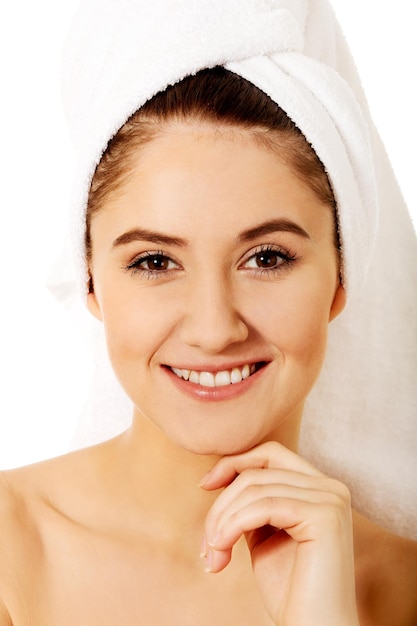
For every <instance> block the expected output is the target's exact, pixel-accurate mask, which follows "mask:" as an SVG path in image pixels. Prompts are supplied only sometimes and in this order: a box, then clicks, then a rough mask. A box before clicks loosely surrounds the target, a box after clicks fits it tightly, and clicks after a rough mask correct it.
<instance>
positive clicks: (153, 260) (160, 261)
mask: <svg viewBox="0 0 417 626" xmlns="http://www.w3.org/2000/svg"><path fill="white" fill-rule="evenodd" d="M142 264H143V265H144V266H145V267H146V269H147V270H150V271H151V272H153V271H158V270H159V271H164V270H167V269H169V266H170V260H169V259H168V257H166V256H163V255H162V254H155V255H153V256H150V257H148V258H147V259H146V260H145V261H142Z"/></svg>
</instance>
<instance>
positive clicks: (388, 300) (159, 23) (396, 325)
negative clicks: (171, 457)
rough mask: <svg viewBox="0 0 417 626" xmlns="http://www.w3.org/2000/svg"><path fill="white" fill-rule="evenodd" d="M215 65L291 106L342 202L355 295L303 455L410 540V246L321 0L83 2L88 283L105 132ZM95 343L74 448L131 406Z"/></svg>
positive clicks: (416, 405) (333, 334) (81, 208)
mask: <svg viewBox="0 0 417 626" xmlns="http://www.w3.org/2000/svg"><path fill="white" fill-rule="evenodd" d="M215 65H224V66H225V67H226V68H227V69H229V70H231V71H233V72H235V73H236V74H239V75H240V76H242V77H244V78H246V79H247V80H249V81H250V82H252V83H253V84H254V85H256V86H257V87H259V88H260V89H262V90H263V91H264V92H265V93H266V94H268V95H269V96H270V97H271V98H272V99H273V100H274V101H275V102H277V103H278V104H279V105H280V106H281V107H282V108H283V109H284V110H285V111H286V112H287V114H288V115H289V117H291V118H292V119H293V121H294V122H295V124H296V125H297V126H298V127H299V128H300V129H301V131H302V132H303V133H304V135H305V136H306V137H307V139H308V141H309V142H310V143H311V144H312V146H313V147H314V149H315V151H316V153H317V154H318V156H319V157H320V159H321V161H322V162H323V164H324V166H325V168H326V171H327V173H328V175H329V178H330V180H331V183H332V186H333V189H334V193H335V197H336V200H337V207H338V208H337V210H338V220H339V228H340V236H341V242H342V262H343V281H344V285H345V287H346V289H347V292H348V295H349V304H348V307H347V310H346V311H345V312H344V313H343V314H342V315H341V316H340V318H339V319H337V320H336V321H335V322H333V323H332V324H331V328H330V338H329V354H328V357H327V359H326V362H325V366H324V369H323V373H322V375H321V377H320V380H319V383H318V385H317V387H316V389H315V390H314V391H313V393H312V395H311V398H310V399H309V401H308V405H307V408H306V415H305V421H304V425H303V431H302V440H301V441H302V448H301V450H302V453H303V454H304V455H305V456H307V457H309V458H310V459H311V460H312V461H313V462H314V463H316V464H317V465H318V466H320V467H322V468H323V469H324V470H325V471H327V472H328V473H329V474H332V475H334V476H338V477H339V478H341V479H342V480H344V481H345V482H347V483H348V484H349V486H350V487H351V489H352V491H353V497H354V502H355V504H356V506H358V508H360V509H361V510H362V511H364V512H365V513H367V514H368V515H369V516H371V517H373V518H374V519H376V520H377V521H380V522H381V523H383V524H385V525H386V526H389V527H391V528H395V529H396V530H397V531H398V532H402V533H403V534H408V535H412V534H413V533H415V532H416V524H415V522H416V519H417V496H416V494H415V489H414V480H415V476H416V475H417V462H416V457H417V455H416V454H415V446H416V439H417V426H416V423H415V415H416V409H417V402H416V389H417V385H416V369H417V358H416V344H417V341H416V338H417V315H416V313H417V311H416V307H417V298H416V289H417V280H416V278H417V275H416V274H417V248H416V242H415V237H414V233H413V229H412V226H411V221H410V220H409V218H408V215H407V213H406V209H405V207H404V204H403V201H402V198H401V194H400V192H399V190H398V187H397V184H396V181H395V178H394V175H393V173H392V171H391V169H390V166H389V163H388V160H387V158H386V155H385V151H384V148H383V146H382V144H381V142H380V140H379V138H378V135H377V133H376V131H375V129H374V127H373V124H372V122H371V120H370V117H369V113H368V109H367V105H366V100H365V97H364V94H363V92H362V89H361V86H360V81H359V78H358V75H357V72H356V69H355V66H354V64H353V61H352V59H351V56H350V53H349V50H348V48H347V46H346V43H345V40H344V38H343V35H342V33H341V30H340V27H339V25H338V23H337V21H336V19H335V16H334V13H333V11H332V9H331V7H330V5H329V3H328V2H327V0H198V2H196V1H195V0H152V2H149V0H136V1H135V0H86V1H85V2H84V3H82V4H81V5H80V8H79V11H78V14H77V16H76V19H75V21H74V25H73V28H72V30H71V32H70V35H69V37H68V41H67V46H66V50H65V55H64V81H63V92H64V101H65V106H66V109H67V113H68V118H69V122H70V127H71V130H72V134H73V138H74V142H75V145H76V150H77V154H78V164H79V166H78V174H77V177H76V185H75V194H74V237H75V248H76V255H77V258H78V265H79V268H80V278H79V282H80V284H81V285H82V288H83V289H84V290H85V287H86V283H87V281H86V268H85V259H84V248H83V245H84V244H83V241H84V222H85V206H86V199H87V194H88V190H89V185H90V182H91V177H92V175H93V173H94V170H95V167H96V165H97V163H98V162H99V160H100V157H101V155H102V153H103V151H104V150H105V149H106V146H107V143H108V141H109V139H110V138H111V137H112V136H113V135H114V134H115V133H116V132H117V130H118V129H119V128H120V126H121V125H122V124H123V123H124V122H125V121H126V119H127V118H128V117H129V116H130V115H131V114H132V113H133V112H134V111H136V110H137V108H139V107H140V106H141V105H142V104H143V103H144V102H146V101H147V100H148V99H149V98H151V97H152V96H153V95H155V94H156V93H157V92H158V91H160V90H163V89H165V88H166V87H167V86H168V85H170V84H174V83H176V82H178V81H179V80H180V79H182V78H184V77H185V76H186V75H189V74H193V73H195V72H196V71H198V70H200V69H203V68H207V67H213V66H215ZM378 212H379V222H380V225H379V230H378ZM58 283H59V280H57V284H58ZM98 345H99V346H100V347H99V348H98V351H99V353H100V358H99V364H98V372H97V380H96V382H95V383H94V386H93V391H92V403H91V406H93V407H94V411H95V413H96V416H91V415H89V416H86V417H85V418H84V420H83V422H82V423H81V424H80V430H79V438H78V441H77V443H78V444H79V445H81V444H86V443H92V442H94V441H97V440H99V439H103V438H105V437H107V436H110V435H112V434H114V433H115V432H116V431H119V430H121V429H122V428H123V427H124V426H125V425H126V421H127V420H128V416H127V412H126V409H125V408H124V409H123V410H122V413H120V409H119V406H120V405H119V398H120V399H121V400H120V401H121V402H122V403H123V405H124V406H126V402H125V400H123V399H122V392H121V391H119V390H118V389H117V383H116V382H115V380H114V382H112V383H111V385H110V386H111V389H112V391H111V392H109V391H108V389H109V380H110V379H111V380H112V381H113V377H112V375H111V374H110V373H109V372H108V369H106V368H107V365H103V363H104V362H105V361H104V357H103V354H102V352H101V350H102V348H101V338H99V339H98ZM103 379H105V384H102V382H100V381H102V380H103ZM109 394H110V398H109ZM91 406H90V408H91ZM121 414H124V415H125V416H126V418H125V419H120V415H121ZM100 420H101V421H100Z"/></svg>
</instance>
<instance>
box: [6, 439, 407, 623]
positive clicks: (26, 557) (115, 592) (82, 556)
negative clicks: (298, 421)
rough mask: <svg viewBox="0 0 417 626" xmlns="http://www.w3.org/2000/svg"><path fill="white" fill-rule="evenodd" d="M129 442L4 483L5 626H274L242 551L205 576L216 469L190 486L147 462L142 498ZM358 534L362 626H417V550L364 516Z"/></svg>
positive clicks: (197, 473) (241, 546) (197, 474)
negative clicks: (208, 484)
mask: <svg viewBox="0 0 417 626" xmlns="http://www.w3.org/2000/svg"><path fill="white" fill-rule="evenodd" d="M129 439H130V437H129V436H128V435H125V436H121V437H119V438H116V439H115V440H112V441H110V442H108V443H105V444H102V445H100V446H97V447H94V448H91V449H87V450H84V451H80V452H76V453H73V454H71V455H68V456H65V457H62V458H58V459H54V460H52V461H48V462H45V463H42V464H39V465H36V466H33V467H30V468H25V469H22V470H15V471H12V472H8V473H3V474H2V476H1V478H2V480H1V494H2V497H1V501H2V527H3V531H2V534H1V538H0V546H1V554H2V561H1V569H0V588H1V597H2V601H3V602H4V603H5V606H6V607H7V612H6V609H4V611H3V613H4V614H2V613H1V612H0V624H1V625H2V626H6V625H10V624H13V625H14V626H27V625H28V624H31V625H33V626H49V625H51V626H52V625H55V624H59V625H60V626H66V625H67V624H68V625H71V626H72V625H73V624H75V623H76V624H77V625H79V626H84V625H85V626H87V625H88V626H93V625H94V624H102V625H104V626H106V625H107V624H108V625H109V626H110V625H112V626H113V625H114V624H115V623H123V624H124V625H126V626H130V625H132V626H133V625H137V624H159V625H161V626H163V625H165V624H166V625H168V624H176V623H181V624H184V625H188V624H189V625H190V626H191V625H195V624H198V625H199V626H200V625H201V626H205V625H207V626H208V625H209V624H213V623H217V624H220V625H223V624H224V626H226V625H228V624H231V623H239V624H243V625H246V624H247V625H248V626H253V624H256V625H257V626H258V625H260V626H262V625H264V624H265V626H270V625H271V624H274V622H273V621H272V620H271V618H270V617H269V615H268V613H267V611H266V610H265V607H264V604H263V602H262V598H261V596H260V593H259V589H258V587H257V584H256V580H255V579H254V576H253V573H252V567H251V561H250V557H249V551H248V549H247V546H246V543H245V541H244V540H241V541H240V542H239V543H238V545H237V546H236V547H235V549H234V552H233V558H232V561H231V563H230V564H229V565H228V566H227V567H226V569H225V570H224V571H222V572H221V573H216V574H213V573H206V572H205V571H204V570H205V567H204V562H203V560H202V559H201V557H200V556H199V553H200V545H201V539H202V536H203V532H204V522H205V515H206V514H207V512H208V510H209V509H210V506H211V505H212V503H213V501H214V500H215V499H216V497H217V495H218V492H217V491H216V492H214V493H212V492H206V491H205V490H202V489H201V488H200V487H199V486H198V482H199V480H200V478H201V476H202V474H204V472H205V469H206V467H207V465H208V463H211V462H212V461H213V459H205V462H204V463H203V462H201V464H200V467H197V466H196V467H195V468H194V471H193V472H192V474H191V473H190V472H187V473H185V472H184V471H183V467H178V466H176V469H175V466H173V465H171V467H168V466H167V465H168V464H166V463H163V462H162V463H161V460H160V459H159V460H156V462H155V459H154V460H152V459H151V458H150V455H149V456H148V457H147V458H146V476H147V478H146V487H145V488H144V486H143V484H141V480H140V476H139V474H136V479H137V480H138V484H137V485H136V486H135V485H134V484H133V482H134V481H133V480H132V475H131V473H130V472H129V461H130V460H131V459H128V460H127V457H126V451H127V449H128V448H129V446H130V445H131V442H129ZM179 456H180V454H179ZM139 458H140V457H139ZM144 461H145V459H144ZM189 461H191V459H189ZM163 465H165V467H162V466H163ZM196 465H198V464H196ZM203 465H205V466H206V467H203ZM155 466H157V469H158V471H157V472H154V471H153V470H155V469H156V467H155ZM110 468H111V472H110V471H109V470H110ZM187 469H188V470H189V469H190V468H189V467H188V468H187ZM162 470H163V471H162ZM167 476H169V480H167V478H166V477H167ZM162 477H163V478H162ZM117 485H119V487H117ZM120 486H121V487H120ZM161 493H163V504H164V506H163V507H162V506H161V502H162V501H161V499H160V498H157V497H155V494H159V495H160V494H161ZM184 503H186V506H184ZM161 511H162V513H163V514H165V516H164V515H163V514H162V515H160V513H161ZM157 513H158V516H157V515H156V514H157ZM157 520H159V521H158V523H157V522H156V521H157ZM354 522H355V524H354V530H355V560H356V578H357V599H358V613H359V616H360V624H361V626H392V624H396V626H397V625H398V626H412V625H413V624H415V623H416V616H417V607H416V599H415V588H416V584H417V577H416V572H415V562H416V558H417V550H416V546H415V544H414V543H413V542H411V541H408V540H404V539H401V538H399V537H396V536H394V535H392V534H390V533H387V532H386V531H384V530H382V529H381V528H379V527H377V526H375V525H373V524H372V523H371V522H369V521H368V520H366V519H365V518H363V517H361V516H360V515H359V514H355V516H354ZM9 616H10V617H9ZM312 623H314V622H312Z"/></svg>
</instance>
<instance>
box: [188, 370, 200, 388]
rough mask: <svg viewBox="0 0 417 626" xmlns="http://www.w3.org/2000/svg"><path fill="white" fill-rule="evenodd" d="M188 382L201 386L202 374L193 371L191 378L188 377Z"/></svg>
mask: <svg viewBox="0 0 417 626" xmlns="http://www.w3.org/2000/svg"><path fill="white" fill-rule="evenodd" d="M188 380H189V381H190V383H196V385H199V384H200V374H199V373H198V372H195V371H194V370H191V372H190V376H189V377H188Z"/></svg>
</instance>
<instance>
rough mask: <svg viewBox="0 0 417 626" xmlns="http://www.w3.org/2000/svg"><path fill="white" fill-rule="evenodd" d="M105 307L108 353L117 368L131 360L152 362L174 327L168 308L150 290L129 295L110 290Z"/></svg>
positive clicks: (106, 296)
mask: <svg viewBox="0 0 417 626" xmlns="http://www.w3.org/2000/svg"><path fill="white" fill-rule="evenodd" d="M149 291H150V290H149ZM102 310H103V312H104V313H103V322H104V327H105V332H106V340H107V347H108V352H109V356H110V360H111V362H112V364H113V366H114V367H115V369H116V370H121V369H124V365H126V366H127V365H128V364H129V362H130V361H131V360H135V362H136V365H137V366H139V367H140V362H141V361H140V359H143V361H144V362H148V361H149V360H150V359H151V357H152V354H153V353H154V352H155V351H156V350H157V349H158V347H159V346H160V345H161V343H163V341H164V340H165V338H166V336H167V334H168V333H169V330H170V320H172V316H171V315H167V307H166V306H163V305H162V304H161V298H156V297H154V296H153V295H151V293H147V290H146V289H143V290H138V291H137V292H135V291H133V292H132V291H131V290H129V293H128V294H127V293H126V294H124V293H123V291H121V290H118V292H117V294H116V293H115V292H114V291H112V290H109V291H108V292H107V293H106V294H104V295H103V298H102ZM138 359H139V360H138Z"/></svg>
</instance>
